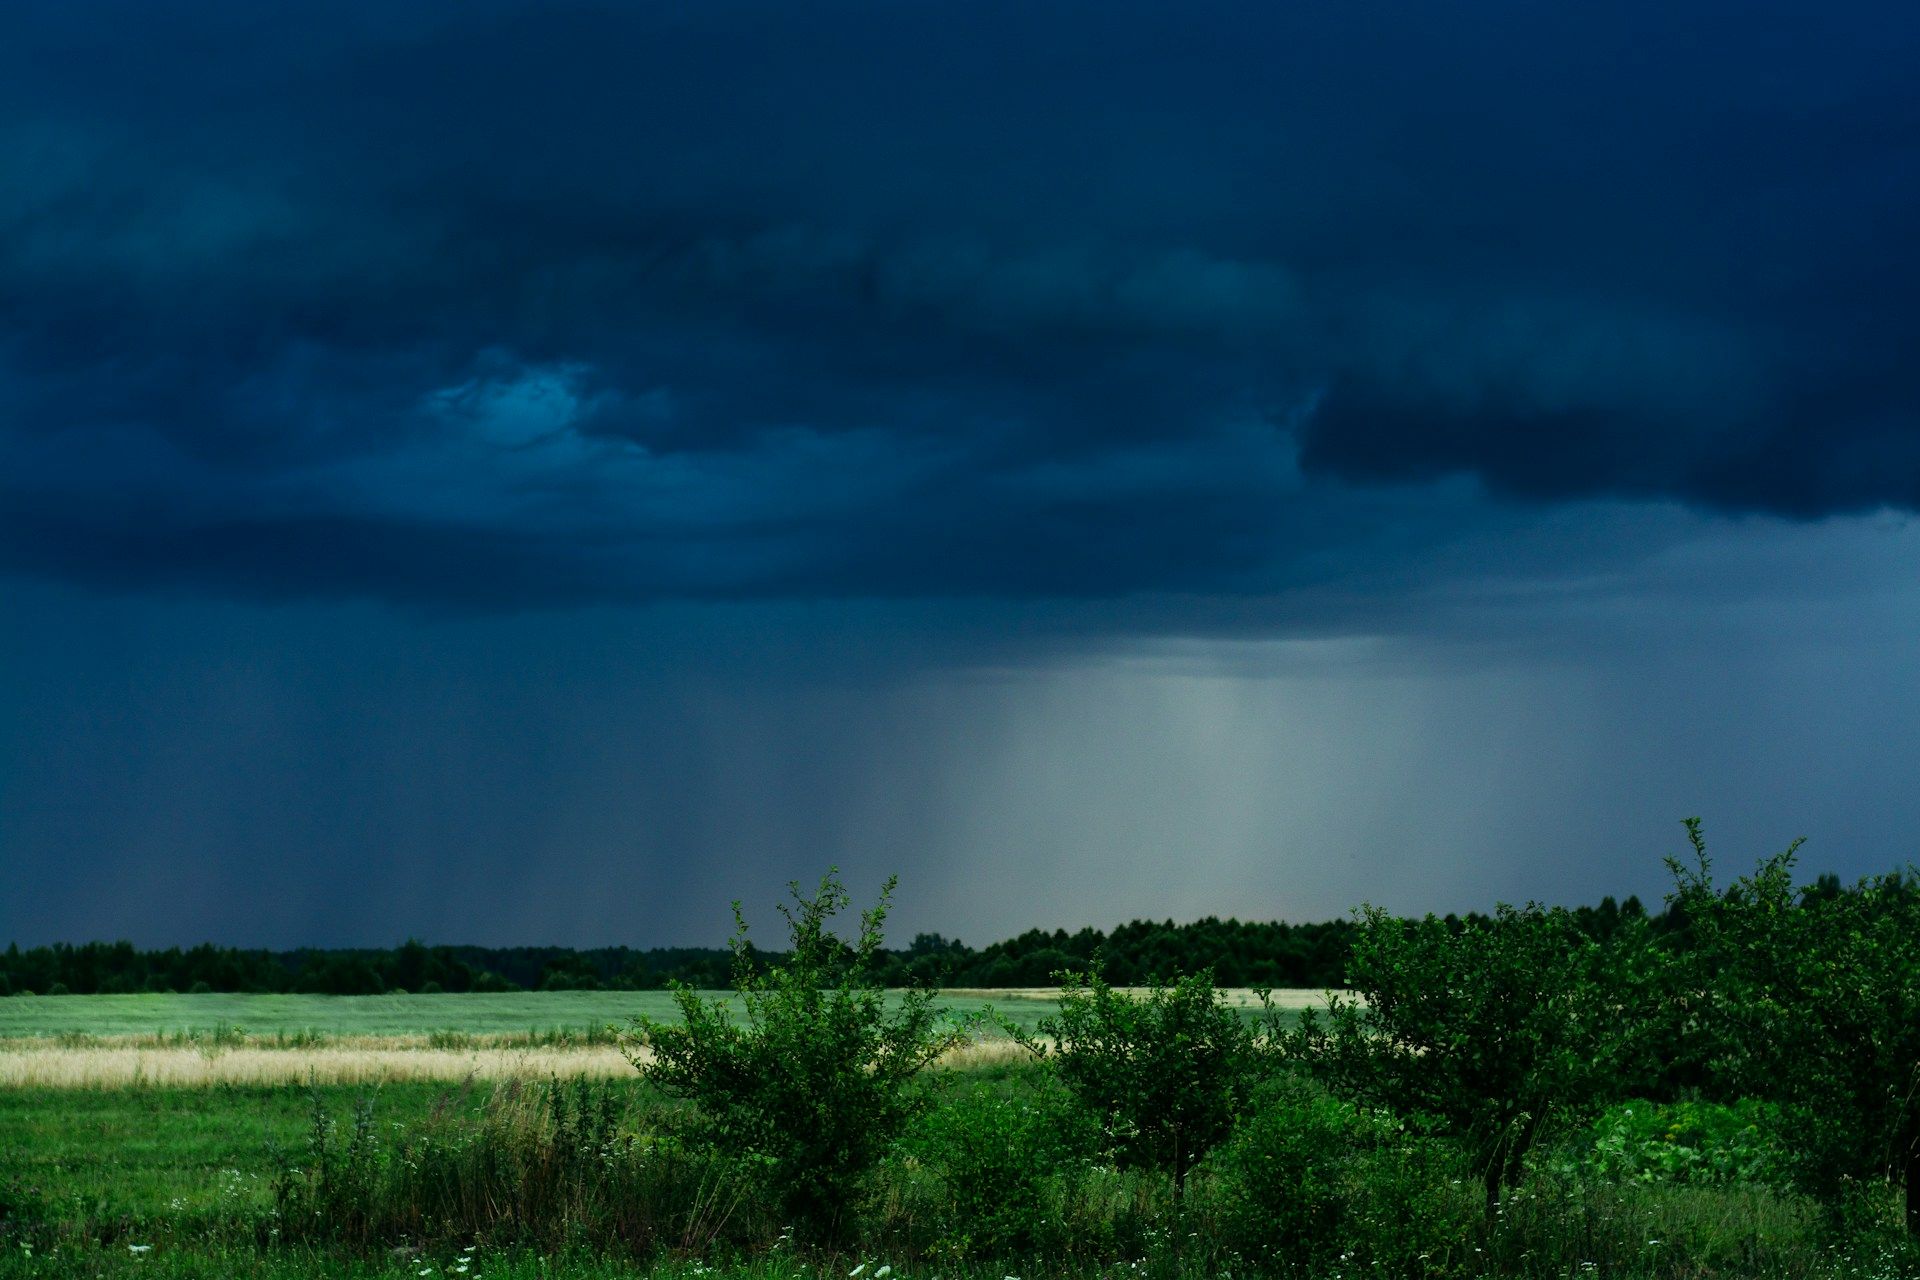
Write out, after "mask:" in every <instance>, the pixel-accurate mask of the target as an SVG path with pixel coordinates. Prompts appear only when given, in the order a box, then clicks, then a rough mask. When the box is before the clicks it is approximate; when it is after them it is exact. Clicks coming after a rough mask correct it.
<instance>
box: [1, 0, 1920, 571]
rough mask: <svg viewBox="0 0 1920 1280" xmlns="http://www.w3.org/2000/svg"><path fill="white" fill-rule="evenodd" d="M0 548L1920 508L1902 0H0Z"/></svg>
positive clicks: (1166, 545) (984, 557)
mask: <svg viewBox="0 0 1920 1280" xmlns="http://www.w3.org/2000/svg"><path fill="white" fill-rule="evenodd" d="M8 25H9V28H10V30H9V32H8V37H7V39H6V40H5V41H4V42H0V563H3V564H4V566H5V567H8V568H12V569H15V570H24V571H29V572H35V573H42V574H52V575H57V576H62V577H68V578H74V579H80V580H89V581H106V582H112V583H135V584H137V583H156V582H174V583H186V584H192V585H196V586H204V587H207V588H210V589H214V590H240V591H245V592H259V593H266V594H276V595H279V594H295V595H298V594H308V593H319V594H376V595H383V596H391V597H395V598H402V599H433V600H439V601H445V602H451V603H456V604H472V605H480V606H485V605H488V604H493V603H506V602H523V601H543V600H553V601H562V600H577V599H582V598H591V597H613V598H635V597H649V596H659V595H682V596H720V597H747V596H763V595H804V594H818V593H829V594H842V595H903V594H921V595H941V594H986V595H1030V596H1049V595H1114V594H1121V593H1127V592H1133V591H1142V590H1154V591H1168V592H1191V593H1199V594H1211V595H1229V596H1230V595H1236V594H1248V595H1254V594H1262V593H1273V592H1283V591H1286V590H1288V589H1292V588H1298V587H1301V586H1303V585H1309V584H1312V583H1315V582H1320V581H1324V580H1326V579H1327V578H1328V577H1329V576H1330V575H1335V574H1339V573H1348V572H1354V571H1359V570H1365V571H1368V572H1389V573H1390V572H1392V571H1393V570H1392V566H1393V565H1395V564H1398V563H1401V562H1402V560H1403V559H1404V558H1405V557H1407V556H1409V555H1413V554H1416V553H1419V552H1420V551H1421V550H1422V549H1423V548H1427V549H1430V548H1431V547H1432V546H1435V545H1438V544H1440V543H1442V542H1444V541H1446V540H1447V539H1449V538H1452V537H1455V536H1457V535H1459V533H1460V532H1461V530H1462V529H1464V528H1466V527H1468V526H1477V527H1484V526H1485V524H1486V522H1487V521H1488V520H1490V519H1494V518H1495V517H1493V516H1490V515H1488V514H1487V513H1486V512H1485V511H1484V510H1479V511H1476V510H1475V509H1473V507H1472V504H1464V505H1463V504H1462V503H1460V502H1459V501H1457V500H1456V499H1455V498H1453V497H1447V496H1444V495H1443V496H1442V497H1440V498H1436V499H1434V500H1432V501H1425V502H1413V503H1412V504H1411V506H1409V505H1408V500H1407V499H1406V497H1405V495H1406V494H1407V492H1409V491H1408V490H1406V489H1405V488H1404V487H1402V488H1395V487H1394V486H1396V485H1400V486H1404V484H1405V483H1407V482H1413V483H1416V484H1419V483H1424V482H1427V481H1430V480H1433V479H1436V478H1439V477H1445V476H1450V475H1458V474H1466V475H1469V476H1472V477H1476V478H1477V480H1478V481H1479V482H1480V483H1481V484H1482V485H1483V486H1484V487H1485V488H1486V489H1488V490H1490V491H1492V492H1493V493H1494V494H1495V495H1508V496H1517V497H1520V498H1525V499H1531V500H1569V499H1585V498H1592V497H1613V496H1630V497H1655V498H1665V499H1674V500H1678V501H1681V502H1684V503H1689V504H1694V505H1699V506H1704V507H1711V508H1718V509H1725V510H1733V511H1762V512H1772V513H1780V514H1786V515H1790V516H1817V515H1822V514H1827V513H1833V512H1842V511H1853V510H1861V509H1871V508H1875V507H1879V506H1885V505H1891V506H1896V507H1906V508H1913V507H1916V506H1920V374H1916V372H1915V371H1914V369H1915V362H1913V361H1912V359H1911V352H1912V351H1914V350H1920V319H1916V317H1917V316H1920V309H1916V308H1915V307H1914V305H1913V298H1914V297H1915V296H1916V294H1915V291H1916V288H1920V266H1917V265H1916V260H1917V258H1920V255H1916V254H1915V253H1914V252H1913V251H1912V248H1911V229H1912V227H1913V226H1915V225H1920V164H1917V163H1916V160H1917V159H1920V157H1916V155H1915V147H1916V143H1915V139H1916V138H1920V94H1916V93H1914V92H1913V90H1912V88H1911V84H1910V71H1911V67H1912V66H1913V65H1914V61H1915V57H1916V55H1920V18H1916V16H1915V11H1914V10H1913V9H1912V8H1911V7H1909V6H1894V5H1863V4H1841V5H1827V6H1819V7H1813V6H1805V5H1757V6H1756V5H1752V4H1742V5H1739V6H1733V5H1709V4H1689V5H1680V6H1672V5H1663V6H1654V5H1650V4H1648V5H1639V4H1629V5H1616V6H1605V7H1603V8H1598V9H1594V10H1592V11H1586V12H1578V13H1570V12H1566V11H1563V10H1560V9H1556V8H1553V7H1546V8H1542V7H1539V6H1529V5H1521V4H1517V3H1513V4H1510V3H1489V2H1484V0H1483V2H1479V3H1475V4H1472V5H1466V6H1445V7H1438V8H1433V9H1429V10H1415V11H1405V10H1399V9H1394V10H1392V11H1389V9H1388V8H1386V7H1372V6H1364V5H1326V6H1244V7H1242V6H1226V5H1221V6H1210V7H1204V8H1200V9H1195V8H1193V7H1191V6H1183V7H1180V8H1178V9H1175V8H1173V7H1164V8H1161V7H1142V6H1131V5H1111V4H1106V5H1098V6H1092V5H1086V6H1083V5H1069V4H1060V5H1051V6H1045V7H1035V6H1016V5H1011V4H1007V5H1000V4H983V5H982V4H976V5H965V6H960V5H913V6H896V5H882V4H872V5H863V4H821V5H808V6H778V5H771V4H763V3H754V4H734V3H724V2H714V0H707V2H703V3H700V4H697V5H665V4H663V5H654V6H645V7H627V6H606V7H600V6H591V5H579V4H575V5H563V6H553V5H541V6H535V5H530V4H504V3H491V2H489V3H473V2H468V3H461V4H458V5H448V4H434V3H417V4H413V5H408V6H399V7H396V6H392V5H385V4H382V5H359V6H355V5H339V6H328V7H325V8H324V9H323V8H319V7H315V8H311V9H309V8H306V7H302V6H282V7H276V8H274V9H272V10H271V11H269V10H266V9H263V8H261V7H259V6H254V5H239V4H233V5H211V4H189V5H170V6H151V5H133V4H127V5H112V4H102V5H91V6H85V7H76V6H71V5H64V4H39V5H20V6H16V7H15V8H14V10H13V11H12V12H11V15H10V17H9V19H8Z"/></svg>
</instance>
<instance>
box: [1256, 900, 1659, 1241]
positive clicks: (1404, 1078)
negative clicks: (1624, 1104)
mask: <svg viewBox="0 0 1920 1280" xmlns="http://www.w3.org/2000/svg"><path fill="white" fill-rule="evenodd" d="M1617 959H1618V957H1617V956H1616V955H1615V954H1614V953H1612V952H1610V951H1607V950H1605V949H1603V948H1601V947H1600V946H1599V945H1598V944H1597V943H1595V942H1593V941H1592V940H1590V939H1588V938H1586V937H1585V936H1584V935H1583V934H1582V933H1581V931H1580V930H1579V928H1578V927H1577V926H1576V924H1575V923H1574V921H1573V919H1572V917H1571V916H1570V914H1569V913H1568V912H1566V911H1564V910H1561V909H1559V908H1553V909H1547V908H1543V907H1539V906H1536V905H1532V904H1529V905H1528V906H1525V907H1511V906H1506V905H1504V904H1503V905H1502V906H1500V907H1499V908H1498V910H1497V913H1496V914H1495V916H1494V917H1493V918H1492V919H1491V920H1469V921H1467V922H1464V923H1456V922H1453V921H1448V920H1441V919H1439V918H1437V917H1434V916H1431V915H1429V916H1427V917H1426V918H1425V919H1421V920H1403V919H1399V918H1397V917H1394V916H1390V915H1387V914H1386V913H1385V912H1383V911H1380V910H1379V909H1377V908H1372V907H1369V908H1367V909H1366V910H1365V911H1364V912H1363V913H1362V917H1361V932H1360V936H1359V937H1358V938H1357V939H1356V940H1355V943H1354V949H1353V960H1352V970H1351V973H1350V981H1351V983H1352V986H1353V989H1354V991H1355V992H1356V993H1357V994H1358V995H1359V996H1360V999H1358V1000H1353V999H1346V998H1341V997H1335V998H1334V1000H1333V1001H1332V1002H1331V1003H1330V1005H1329V1007H1328V1009H1327V1012H1326V1014H1325V1015H1324V1016H1321V1015H1320V1014H1318V1013H1317V1012H1316V1011H1315V1010H1312V1009H1309V1010H1307V1011H1306V1012H1305V1013H1304V1014H1303V1015H1302V1016H1301V1020H1300V1026H1299V1028H1298V1030H1297V1031H1296V1032H1295V1033H1294V1034H1293V1035H1292V1036H1291V1037H1290V1038H1289V1040H1288V1046H1287V1047H1288V1049H1289V1051H1290V1054H1291V1055H1292V1056H1295V1057H1297V1058H1298V1059H1299V1060H1300V1061H1301V1062H1302V1063H1303V1064H1305V1065H1306V1066H1307V1067H1308V1068H1309V1069H1311V1070H1313V1071H1314V1072H1316V1073H1317V1074H1319V1075H1320V1076H1321V1078H1322V1079H1324V1080H1325V1081H1326V1082H1327V1083H1328V1084H1329V1085H1330V1086H1332V1087H1333V1088H1334V1090H1335V1091H1336V1092H1338V1093H1340V1094H1341V1095H1342V1096H1345V1097H1349V1098H1352V1099H1355V1100H1356V1101H1360V1102H1365V1103H1371V1104H1379V1105H1384V1106H1386V1107H1388V1108H1389V1109H1391V1110H1392V1111H1393V1112H1394V1113H1395V1114H1397V1115H1399V1116H1401V1117H1403V1118H1404V1119H1406V1120H1408V1121H1409V1122H1412V1123H1415V1124H1418V1125H1421V1126H1423V1127H1425V1128H1426V1129H1428V1130H1429V1131H1431V1132H1433V1133H1436V1134H1440V1135H1444V1136H1447V1137H1450V1138H1453V1139H1455V1140H1457V1141H1459V1142H1460V1143H1461V1144H1463V1146H1464V1147H1465V1149H1466V1151H1467V1153H1468V1155H1469V1157H1470V1158H1471V1160H1472V1162H1473V1167H1474V1170H1475V1172H1476V1174H1477V1175H1478V1177H1479V1179H1480V1182H1481V1186H1482V1189H1483V1194H1484V1203H1485V1210H1486V1216H1487V1218H1488V1219H1489V1220H1491V1219H1492V1218H1493V1217H1494V1215H1495V1214H1496V1213H1497V1211H1498V1208H1499V1201H1500V1193H1501V1190H1502V1188H1511V1187H1514V1186H1517V1185H1518V1184H1519V1181H1520V1177H1521V1174H1522V1172H1523V1170H1524V1168H1525V1162H1526V1158H1527V1156H1528V1154H1529V1153H1530V1152H1531V1150H1532V1148H1533V1144H1534V1142H1535V1141H1536V1140H1537V1139H1538V1138H1539V1136H1540V1134H1541V1133H1542V1132H1545V1131H1546V1130H1547V1129H1548V1127H1549V1126H1551V1125H1552V1124H1554V1123H1555V1122H1557V1121H1563V1120H1566V1119H1569V1118H1573V1117H1578V1116H1579V1115H1580V1114H1582V1113H1583V1112H1585V1111H1586V1110H1588V1109H1589V1108H1592V1107H1594V1106H1595V1105H1597V1103H1598V1100H1599V1099H1600V1097H1601V1096H1602V1095H1603V1092H1604V1090H1605V1089H1606V1088H1607V1087H1609V1086H1610V1084H1611V1083H1612V1080H1613V1078H1614V1076H1613V1067H1614V1064H1615V1062H1616V1061H1617V1060H1618V1059H1619V1058H1620V1056H1621V1055H1622V1053H1623V1052H1624V1047H1625V1044H1626V1037H1625V1036H1624V1034H1623V1031H1624V1029H1625V1028H1626V1027H1627V1026H1628V1025H1629V1020H1628V1019H1627V1018H1626V1017H1625V1015H1624V1013H1623V1006H1625V1005H1628V1004H1631V1000H1630V995H1631V992H1632V987H1631V986H1630V985H1629V984H1628V983H1627V982H1626V981H1625V979H1624V973H1623V970H1624V966H1621V965H1618V964H1616V960H1617Z"/></svg>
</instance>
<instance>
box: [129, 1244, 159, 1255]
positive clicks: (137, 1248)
mask: <svg viewBox="0 0 1920 1280" xmlns="http://www.w3.org/2000/svg"><path fill="white" fill-rule="evenodd" d="M152 1248H153V1246H152V1245H150V1244H130V1245H128V1246H127V1252H128V1253H131V1254H133V1255H135V1256H136V1257H138V1256H139V1255H140V1254H143V1253H146V1252H148V1251H150V1250H151V1249H152Z"/></svg>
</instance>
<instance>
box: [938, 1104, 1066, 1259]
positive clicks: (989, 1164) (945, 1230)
mask: <svg viewBox="0 0 1920 1280" xmlns="http://www.w3.org/2000/svg"><path fill="white" fill-rule="evenodd" d="M1076 1118H1077V1117H1076V1116H1075V1115H1074V1114H1073V1113H1071V1112H1069V1111H1068V1110H1067V1108H1066V1107H1064V1106H1063V1105H1062V1100H1060V1099H1058V1098H1056V1097H1053V1096H1050V1095H1049V1094H1047V1093H1044V1092H1041V1093H1035V1094H1029V1095H1027V1096H1020V1097H1014V1096H1008V1094H1006V1093H1004V1092H1002V1091H1000V1090H998V1089H994V1088H976V1089H972V1090H969V1091H967V1092H964V1093H961V1094H959V1095H958V1096H957V1097H954V1098H952V1099H951V1100H949V1101H947V1102H945V1103H943V1104H942V1105H940V1106H937V1107H934V1108H932V1109H931V1110H929V1111H928V1112H927V1114H926V1115H925V1116H923V1117H922V1118H921V1120H920V1121H919V1123H917V1124H916V1125H915V1126H914V1130H913V1131H912V1132H911V1133H910V1134H909V1135H908V1139H907V1141H906V1143H905V1144H904V1147H905V1150H906V1152H907V1153H908V1154H909V1155H910V1156H911V1157H912V1158H913V1159H914V1160H916V1161H917V1162H918V1163H919V1164H920V1165H922V1166H923V1167H924V1168H926V1169H927V1170H928V1171H929V1172H931V1173H932V1174H933V1176H934V1177H935V1178H936V1179H937V1181H938V1187H939V1203H938V1207H937V1225H936V1227H935V1234H936V1237H937V1239H936V1240H935V1242H934V1248H935V1249H936V1250H937V1251H938V1252H939V1253H941V1254H944V1255H948V1256H953V1257H960V1258H965V1257H971V1256H977V1255H988V1256H1006V1255H1012V1254H1025V1253H1029V1252H1031V1251H1033V1250H1034V1249H1036V1248H1037V1247H1038V1246H1039V1245H1040V1243H1041V1241H1042V1238H1043V1235H1044V1228H1045V1225H1046V1220H1047V1214H1048V1209H1047V1203H1048V1183H1049V1181H1050V1180H1051V1179H1052V1178H1053V1177H1054V1175H1055V1174H1056V1173H1058V1172H1060V1171H1061V1170H1062V1169H1063V1168H1065V1167H1068V1166H1071V1165H1077V1164H1079V1163H1082V1162H1084V1160H1085V1158H1086V1156H1087V1155H1088V1154H1089V1152H1090V1151H1091V1148H1092V1146H1093V1138H1094V1136H1095V1135H1091V1134H1087V1133H1085V1132H1083V1131H1082V1130H1081V1127H1080V1126H1078V1125H1076V1124H1075V1123H1074V1120H1075V1119H1076Z"/></svg>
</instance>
